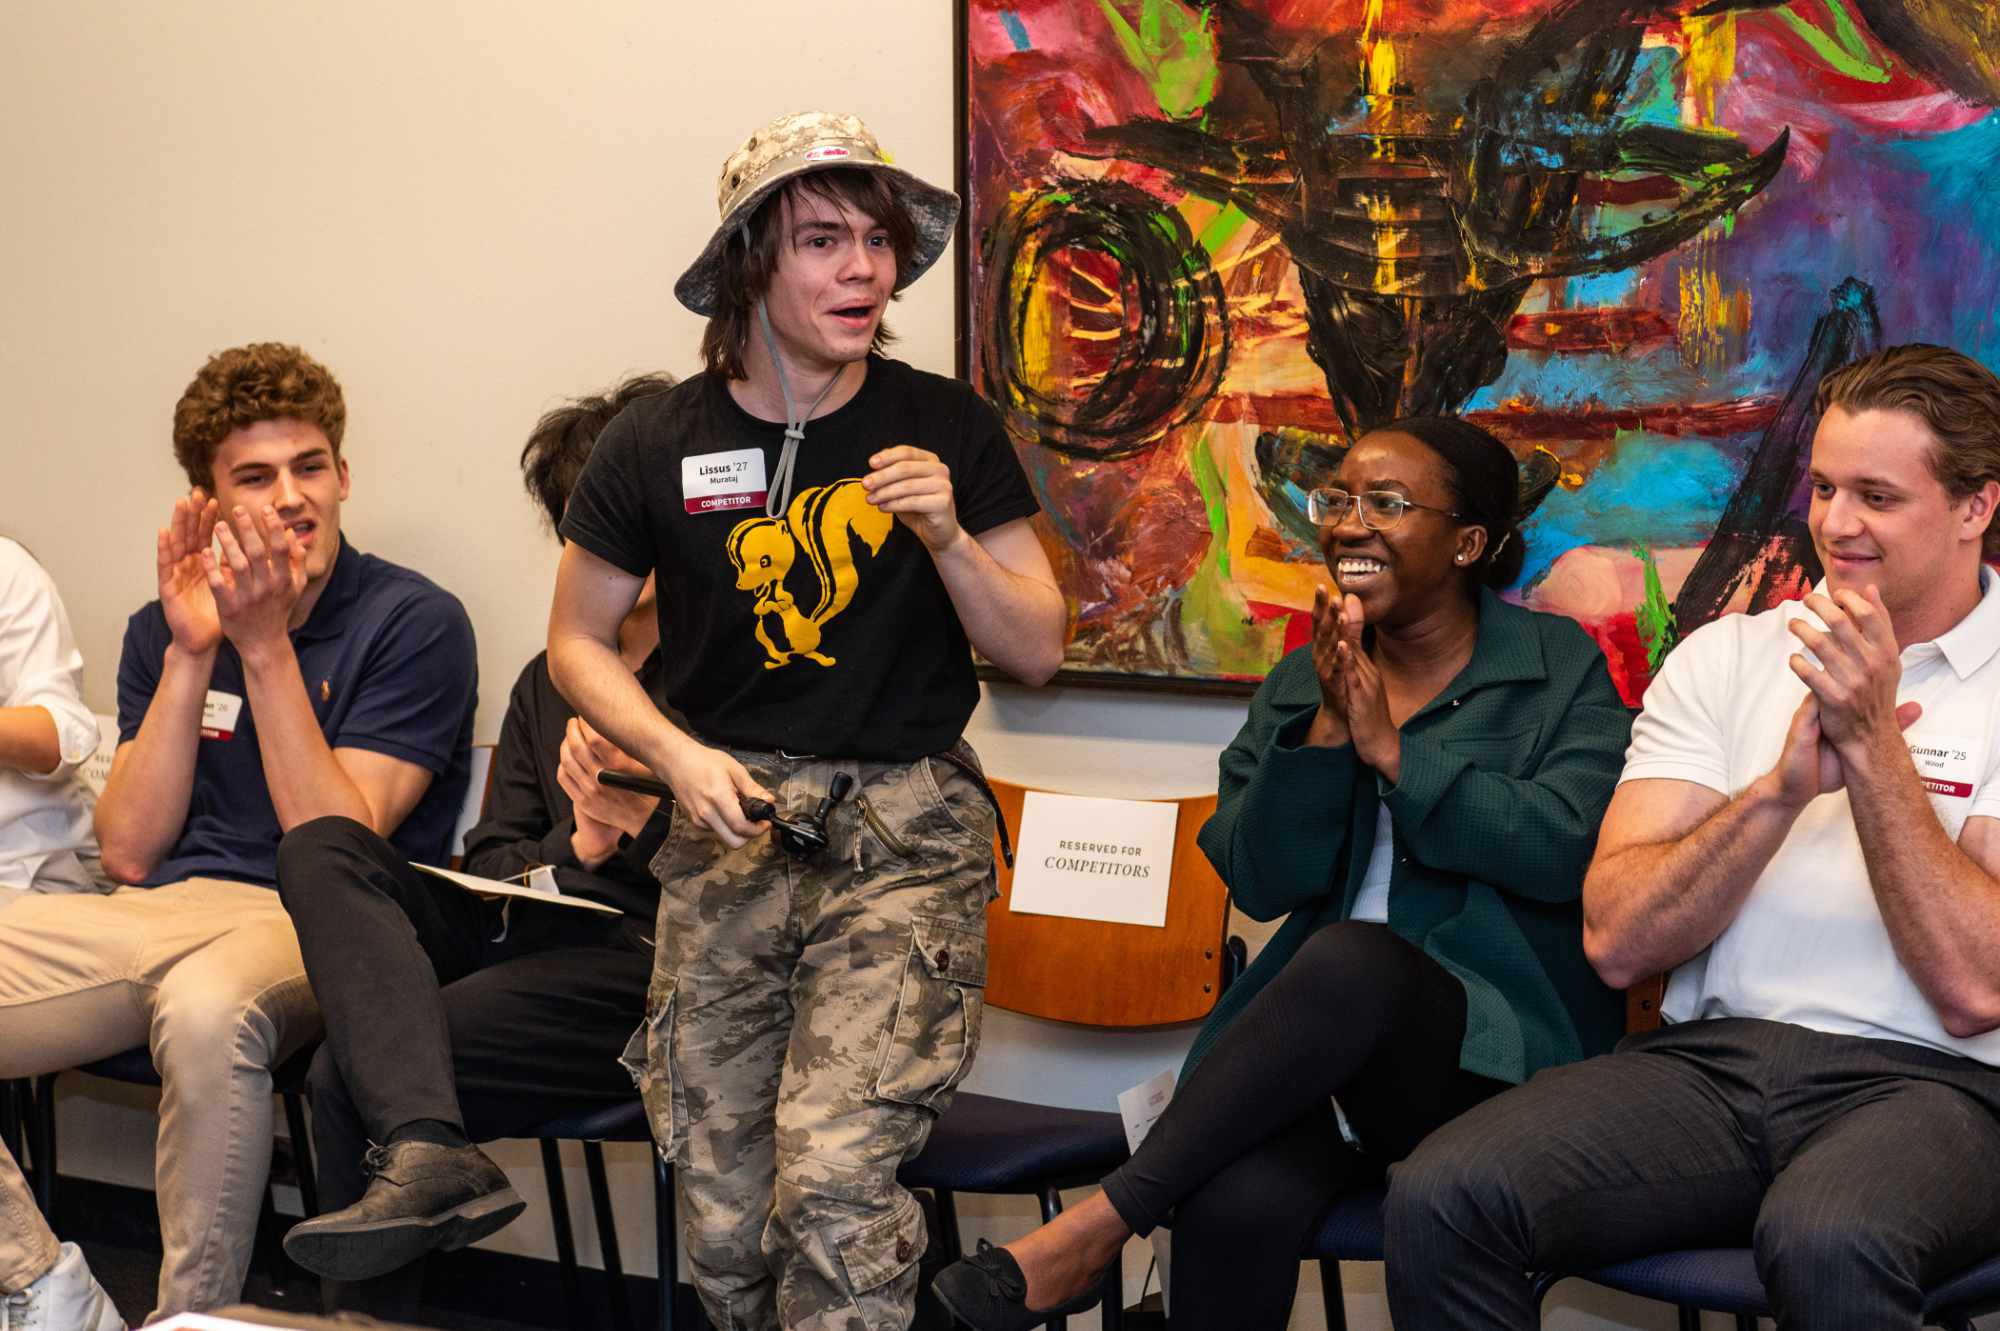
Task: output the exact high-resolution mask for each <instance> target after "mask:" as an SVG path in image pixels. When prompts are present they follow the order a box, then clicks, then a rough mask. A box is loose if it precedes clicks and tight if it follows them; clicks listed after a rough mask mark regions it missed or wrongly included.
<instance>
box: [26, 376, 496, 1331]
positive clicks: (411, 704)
mask: <svg viewBox="0 0 2000 1331" xmlns="http://www.w3.org/2000/svg"><path fill="white" fill-rule="evenodd" d="M346 421H347V411H346V407H345V404H344V402H343V400H342V397H341V392H340V385H339V383H338V382H337V381H336V380H335V379H334V377H333V375H332V374H330V373H329V372H328V371H327V370H326V368H325V367H324V366H322V365H320V364H319V363H318V362H316V361H314V360H313V359H312V358H311V357H309V356H307V355H306V354H305V353H304V352H302V351H300V350H299V349H298V348H296V347H289V346H283V345H280V344H277V343H270V342H265V343H257V344H254V345H250V346H244V347H237V348H234V349H232V350H229V351H224V352H222V353H220V354H218V355H216V356H214V357H212V358H210V360H209V361H208V363H207V364H206V365H204V366H203V367H202V369H201V371H200V373H198V374H197V375H196V376H195V378H194V381H193V382H192V383H191V384H189V385H188V388H187V391H186V392H185V393H183V394H182V395H181V399H180V402H179V404H178V405H177V406H176V407H175V409H174V423H173V436H174V456H175V458H176V459H177V460H178V461H179V462H180V464H181V466H182V467H183V469H185V471H186V472H187V477H188V482H189V484H190V486H191V487H192V488H191V489H190V490H189V491H188V493H187V494H185V495H182V496H181V497H180V498H178V499H176V500H175V501H174V505H173V511H172V514H171V516H170V517H169V519H168V522H167V525H166V526H164V527H162V528H160V531H159V535H158V542H157V554H158V559H157V573H158V579H159V584H158V585H159V599H157V600H155V601H152V602H149V603H148V604H146V605H145V606H143V607H141V608H140V609H139V611H138V612H137V613H136V614H134V615H133V616H132V618H131V621H130V622H129V623H128V624H127V625H126V629H125V645H124V649H123V652H122V654H121V657H120V659H119V663H118V740H119V742H118V749H117V753H116V756H115V757H114V759H113V761H112V767H111V776H110V780H109V782H108V783H107V784H106V786H105V789H104V794H103V796H102V798H101V799H100V800H99V801H98V805H97V835H98V840H99V843H100V844H101V846H102V848H103V852H104V868H105V870H106V872H107V873H108V874H109V875H110V876H111V877H112V878H114V879H116V880H117V881H118V882H120V883H122V884H125V886H122V887H120V888H118V889H117V890H116V891H114V892H112V893H110V894H109V895H107V896H82V897H79V896H48V897H35V898H30V899H28V900H25V901H22V902H20V903H18V904H17V905H15V906H13V907H11V908H10V909H9V910H8V911H7V913H6V915H5V917H4V919H0V1077H25V1076H33V1075H36V1074H39V1073H44V1072H51V1071H55V1070H58V1069H61V1068H68V1067H75V1066H76V1065H77V1064H79V1063H87V1062H89V1061H91V1060H93V1059H98V1058H104V1057H107V1056H109V1055H111V1054H116V1053H119V1052H121V1051H123V1050H126V1049H130V1048H133V1047H134V1046H140V1045H143V1046H147V1047H148V1048H150V1050H151V1052H152V1057H153V1065H154V1066H155V1067H156V1068H157V1069H158V1070H159V1072H160V1077H161V1082H162V1090H161V1096H160V1130H159V1143H158V1150H157V1155H156V1186H157V1188H158V1191H159V1205H160V1231H161V1248H162V1260H161V1264H160V1283H159V1292H158V1296H157V1297H158V1308H157V1309H156V1310H155V1312H154V1314H153V1317H154V1318H158V1317H162V1316H165V1315H167V1314H170V1313H176V1312H181V1311H185V1310H190V1309H202V1308H210V1307H215V1306H217V1305H221V1304H227V1303H232V1302H234V1301H235V1300H236V1298H237V1296H238V1294H239V1293H240V1292H241V1290H242V1286H243V1275H244V1270H245V1268H246V1266H247V1265H248V1261H249V1256H250V1246H251V1239H252V1236H253V1235H254V1233H255V1231H256V1226H257V1214H258V1209H259V1202H260V1199H261V1197H262V1194H263V1191H264V1183H265V1177H266V1174H267V1171H268V1169H269V1165H270V1154H271V1072H270V1069H271V1068H272V1067H273V1066H274V1065H276V1064H277V1063H279V1062H280V1061H282V1060H283V1059H284V1058H286V1057H287V1056H288V1055H290V1054H292V1053H294V1052H296V1051H297V1050H298V1049H300V1048H301V1047H303V1046H304V1045H305V1044H306V1043H307V1042H309V1041H310V1040H312V1039H313V1038H314V1037H316V1036H317V1035H318V1034H319V1028H320V1019H319V1013H318V1010H317V1008H316V1007H315V1006H314V1003H313V996H312V990H311V988H310V986H309V985H308V984H307V981H306V969H305V963H304V962H303V961H302V960H301V959H300V955H299V943H298V938H297V936H296V934H295V933H294V932H293V929H292V924H291V920H290V918H289V917H288V916H287V915H286V914H285V909H284V906H283V904H282V903H281V902H280V901H279V900H278V894H277V892H276V891H274V890H273V885H274V884H275V883H276V881H277V859H278V842H279V840H280V838H282V837H283V835H284V833H285V832H286V831H287V830H288V829H290V828H292V827H295V826H297V825H298V824H300V823H303V822H307V821H309V820H311V819H314V818H319V817H323V816H325V815H328V814H344V815H346V816H347V817H350V818H353V819H355V820H356V821H358V822H362V823H365V824H367V825H368V826H369V827H372V828H374V829H375V830H376V831H378V832H380V833H381V834H382V835H383V836H386V837H389V838H390V839H391V840H392V841H393V842H394V843H395V845H396V846H397V848H398V850H399V852H400V853H402V854H405V855H408V856H409V857H411V858H412V859H418V860H428V861H433V862H435V861H438V860H441V859H442V858H443V857H444V856H446V855H447V854H448V853H449V848H450V842H451V834H452V828H453V825H454V823H455V822H456V819H457V815H458V811H459V809H460V807H461V806H462V805H463V803H464V801H465V791H466V786H467V783H468V778H469V772H470V762H471V743H472V717H473V706H474V702H475V695H476V685H477V681H476V672H477V666H476V661H475V655H474V647H473V638H472V625H471V622H470V621H469V620H468V619H467V617H466V614H465V610H464V608H463V607H462V606H461V605H460V604H459V602H458V600H457V598H456V597H454V596H452V595H451V594H450V593H449V592H446V591H444V590H443V589H442V588H440V587H438V586H437V585H436V584H434V583H432V582H431V581H429V580H428V579H426V578H424V577H422V576H420V575H418V574H416V573H412V572H410V571H409V570H408V569H404V568H399V567H397V566H396V565H394V564H391V563H388V562H387V561H385V560H381V559H377V558H375V557H374V556H372V555H367V554H363V553H362V552H361V551H359V550H356V549H355V548H354V547H353V546H352V545H351V544H349V543H348V542H346V541H345V540H344V539H343V538H342V536H341V527H340V516H341V514H340V509H341V504H342V502H343V501H344V500H346V498H347V494H348V460H347V459H346V458H345V457H343V456H342V455H341V451H340V445H341V435H342V433H343V429H344V426H345V425H346ZM13 1230H14V1227H11V1226H10V1227H0V1269H5V1268H6V1267H7V1265H8V1263H9V1260H10V1259H11V1258H13V1257H16V1256H18V1254H16V1253H13V1252H12V1251H11V1248H10V1245H14V1244H17V1243H25V1242H28V1241H29V1239H30V1238H31V1237H32V1236H31V1235H26V1234H17V1233H15V1232H13ZM148 1320H149V1321H150V1320H153V1319H152V1318H149V1319H148Z"/></svg>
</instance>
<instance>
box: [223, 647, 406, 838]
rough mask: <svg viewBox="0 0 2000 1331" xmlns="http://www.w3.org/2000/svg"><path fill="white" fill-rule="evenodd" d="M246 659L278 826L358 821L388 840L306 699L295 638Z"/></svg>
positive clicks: (380, 816)
mask: <svg viewBox="0 0 2000 1331" xmlns="http://www.w3.org/2000/svg"><path fill="white" fill-rule="evenodd" d="M238 650H239V652H241V655H242V657H243V689H244V692H245V693H246V694H247V695H248V700H249V707H250V712H251V714H252V715H253V716H255V717H256V718H257V747H258V750H259V751H260V752H261V753H262V755H263V759H264V784H265V785H266V786H267V787H269V789H270V792H271V807H272V808H273V809H275V810H276V811H277V814H278V826H279V828H280V829H282V830H284V831H287V832H289V831H291V830H292V829H293V828H294V827H297V826H298V825H299V824H301V823H306V822H311V821H312V820H313V819H315V818H326V817H333V816H339V817H342V818H352V819H353V820H354V821H355V822H357V823H360V824H362V825H363V826H364V827H368V828H372V829H373V830H374V831H375V832H377V833H378V834H380V835H382V836H387V835H388V834H389V833H390V832H392V831H394V830H395V829H394V828H392V827H387V826H384V823H385V822H386V819H385V818H384V816H383V813H382V811H380V810H377V809H375V808H374V807H373V806H371V805H370V804H369V802H368V797H367V796H366V795H364V794H363V793H362V791H361V788H360V787H359V786H358V785H356V784H355V783H354V779H353V778H352V777H351V776H349V775H348V773H347V770H346V769H345V768H343V767H342V766H341V765H340V763H339V761H338V760H337V759H336V758H335V757H334V756H333V749H332V747H331V746H329V745H328V744H327V742H326V735H325V733H324V732H322V731H321V730H320V728H319V718H318V717H317V716H315V715H313V710H312V704H311V703H310V702H309V701H307V699H306V686H305V679H304V678H303V677H302V676H301V675H300V674H299V660H298V657H297V656H296V655H295V654H294V653H293V651H292V644H291V641H290V640H289V639H286V638H280V639H277V640H276V641H274V642H271V643H268V644H261V645H258V646H254V647H252V648H250V649H249V650H247V651H245V650H243V649H242V648H241V647H240V646H239V648H238Z"/></svg>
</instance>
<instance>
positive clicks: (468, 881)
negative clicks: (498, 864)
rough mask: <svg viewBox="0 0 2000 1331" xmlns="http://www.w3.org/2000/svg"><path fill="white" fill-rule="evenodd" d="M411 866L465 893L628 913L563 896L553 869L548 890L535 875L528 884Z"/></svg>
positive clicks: (606, 911)
mask: <svg viewBox="0 0 2000 1331" xmlns="http://www.w3.org/2000/svg"><path fill="white" fill-rule="evenodd" d="M410 867H411V868H412V869H415V870H417V871H418V872H419V873H427V874H430V875H432V876H433V877H436V878H442V879H444V880H445V881H446V882H447V883H457V884H458V885H459V886H460V887H462V888H464V889H465V890H466V891H468V892H477V893H479V894H480V895H481V896H489V897H523V898H526V899H527V900H529V901H546V902H548V903H549V904H550V905H551V906H575V907H577V908H578V909H579V910H594V911H601V912H602V913H604V914H606V915H623V914H624V913H625V912H624V911H622V910H619V909H618V908H617V907H616V906H607V905H605V904H604V903H603V902H601V901H588V900H585V899H584V898H583V897H572V896H565V895H563V894H562V893H561V892H559V891H557V890H556V886H555V878H556V876H555V871H554V870H550V871H549V873H548V876H547V878H546V879H544V880H543V881H545V882H547V884H548V887H547V888H546V890H545V889H543V888H541V887H538V886H535V885H534V884H535V881H536V880H535V876H534V875H530V877H529V881H528V883H526V884H522V883H503V882H501V881H500V880H499V879H497V878H481V877H479V876H478V875H477V874H469V873H458V872H456V871H454V870H451V869H440V868H438V867H437V866H436V865H432V864H412V865H411V866H410ZM538 872H539V871H538Z"/></svg>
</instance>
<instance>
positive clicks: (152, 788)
mask: <svg viewBox="0 0 2000 1331" xmlns="http://www.w3.org/2000/svg"><path fill="white" fill-rule="evenodd" d="M214 669H215V654H214V653H213V652H204V653H198V654H189V653H186V652H183V651H182V650H181V649H180V648H178V647H173V646H169V647H168V648H167V651H166V656H165V659H164V660H163V661H162V662H161V666H160V682H159V684H158V685H157V686H156V687H155V688H154V689H153V698H152V701H151V702H149V703H148V704H147V705H146V715H145V717H144V719H142V720H141V721H140V723H139V733H138V734H137V735H135V736H133V738H132V742H131V743H129V744H127V745H125V746H124V748H123V749H122V750H121V751H120V753H119V755H118V760H117V762H116V764H115V765H114V766H113V767H112V769H111V779H110V780H109V781H107V782H105V785H104V794H103V795H102V796H101V797H99V799H98V801H97V842H98V846H99V847H100V848H101V849H102V851H103V853H104V869H105V872H106V873H108V874H110V875H111V876H112V877H113V878H115V879H117V880H118V881H119V882H124V883H135V882H138V881H139V880H140V879H142V878H144V877H145V876H146V875H147V874H149V873H151V872H152V871H153V866H154V865H155V864H157V863H159V860H160V857H161V856H162V855H165V854H166V853H167V850H168V848H169V847H171V846H172V845H173V844H174V839H175V838H176V837H178V836H179V835H180V831H181V827H182V826H183V825H184V824H185V823H186V822H187V811H188V799H189V797H190V796H191V795H192V793H193V791H194V763H195V755H196V753H197V752H198V751H199V748H200V745H201V712H202V705H203V703H204V701H205V700H206V699H207V697H208V682H209V678H210V676H211V675H212V674H213V673H214Z"/></svg>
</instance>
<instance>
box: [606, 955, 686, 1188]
mask: <svg viewBox="0 0 2000 1331" xmlns="http://www.w3.org/2000/svg"><path fill="white" fill-rule="evenodd" d="M676 989H677V986H676V984H675V982H674V977H673V976H671V975H668V974H667V973H666V972H665V971H655V972H654V973H653V982H652V984H651V985H649V986H648V987H647V990H646V1020H645V1022H644V1023H643V1024H642V1025H641V1026H640V1027H639V1029H638V1030H636V1031H633V1032H632V1038H631V1039H630V1040H627V1041H626V1042H625V1052H624V1053H622V1054H620V1055H619V1056H618V1061H619V1062H620V1063H622V1064H624V1066H625V1071H627V1072H628V1073H630V1074H631V1075H632V1084H633V1085H634V1086H636V1087H638V1088H639V1099H640V1100H641V1101H642V1102H643V1103H644V1104H645V1106H646V1124H647V1126H648V1127H649V1128H651V1129H652V1133H653V1145H654V1147H655V1148H656V1149H657V1150H658V1151H659V1153H660V1158H661V1159H662V1160H665V1161H666V1162H667V1163H668V1164H674V1163H676V1161H677V1160H678V1158H679V1155H680V1152H681V1150H682V1148H683V1147H684V1146H686V1144H687V1134H688V1109H687V1091H686V1087H685V1085H684V1084H683V1083H682V1081H681V1070H680V1064H679V1061H678V1059H677V1057H676V1051H675V1049H674V1010H675V1007H676V1006H677V1004H676V1001H675V1000H676V997H677V993H676Z"/></svg>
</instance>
